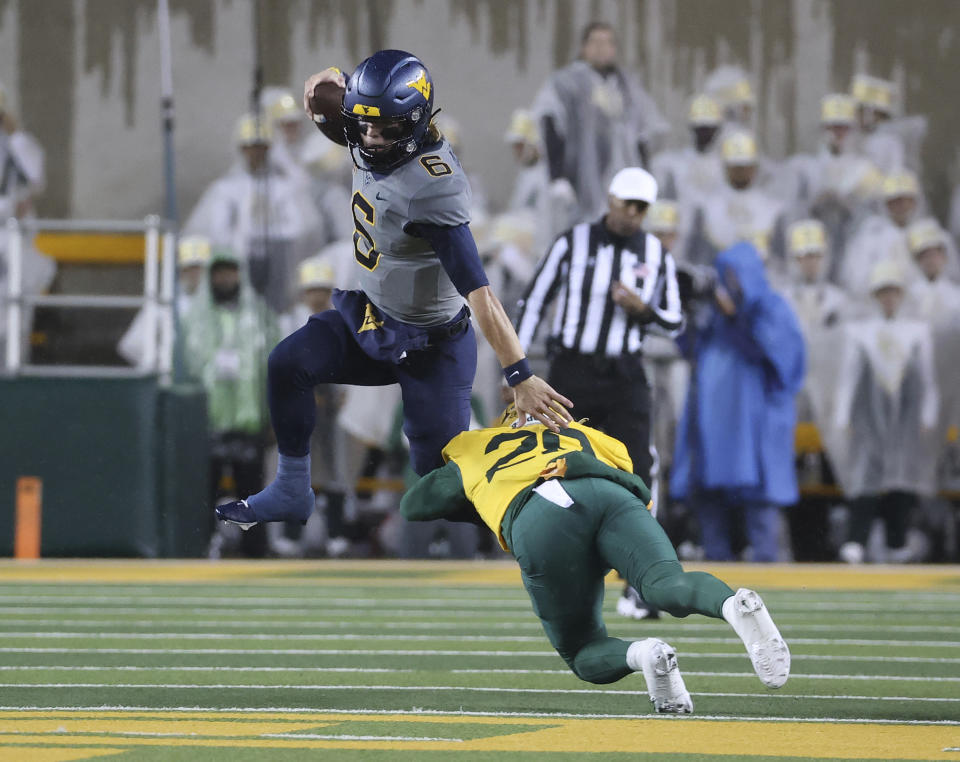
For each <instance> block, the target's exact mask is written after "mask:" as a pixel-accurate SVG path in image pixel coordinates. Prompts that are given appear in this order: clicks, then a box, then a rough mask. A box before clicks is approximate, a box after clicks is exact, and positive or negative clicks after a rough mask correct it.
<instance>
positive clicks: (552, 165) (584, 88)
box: [533, 21, 668, 222]
mask: <svg viewBox="0 0 960 762" xmlns="http://www.w3.org/2000/svg"><path fill="white" fill-rule="evenodd" d="M533 110H534V112H535V114H536V116H537V118H538V120H539V121H540V123H541V127H542V130H543V139H544V143H545V147H546V154H547V164H548V166H549V169H550V179H551V181H552V182H551V191H550V192H551V194H552V195H553V196H554V197H555V198H556V199H558V200H569V199H574V200H575V201H576V204H577V215H576V217H577V219H576V220H575V222H583V221H587V220H589V221H591V222H592V221H593V220H595V219H596V218H598V217H600V216H601V215H602V214H603V212H604V211H605V210H606V205H607V186H609V184H610V180H611V179H612V178H613V175H614V174H615V173H616V172H617V171H618V170H620V169H622V168H623V167H631V166H643V165H644V164H645V163H646V154H647V152H648V151H649V150H650V145H651V142H652V141H653V140H654V139H655V138H657V137H658V136H659V135H662V134H665V133H666V131H667V129H668V124H667V122H666V120H665V119H664V118H663V115H662V114H661V113H660V110H659V109H658V108H657V106H656V104H655V103H654V102H653V99H652V98H651V97H650V95H649V94H648V93H647V92H646V90H644V89H643V87H642V86H641V85H640V83H639V82H637V80H636V79H635V78H634V77H633V75H631V74H630V73H628V72H626V71H624V69H623V68H622V67H621V66H620V64H619V50H618V44H617V39H616V35H615V33H614V30H613V27H611V26H610V25H609V24H606V23H603V22H596V21H595V22H592V23H590V24H589V25H588V26H587V27H586V29H585V30H584V32H583V35H582V38H581V45H580V58H579V59H578V60H576V61H574V62H573V63H571V64H569V65H568V66H565V67H564V68H562V69H560V70H559V71H557V72H554V73H553V74H552V75H551V76H550V78H549V79H548V80H547V82H546V84H545V85H544V86H543V87H542V88H541V90H540V92H539V93H538V94H537V96H536V99H535V101H534V106H533Z"/></svg>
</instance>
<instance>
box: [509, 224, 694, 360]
mask: <svg viewBox="0 0 960 762" xmlns="http://www.w3.org/2000/svg"><path fill="white" fill-rule="evenodd" d="M617 280H619V281H620V282H621V283H622V284H623V285H624V286H626V287H627V288H630V289H632V290H633V291H635V292H636V293H637V294H638V295H639V296H640V298H641V299H642V300H643V302H644V304H646V305H647V306H648V307H649V308H650V309H649V312H648V313H647V314H646V315H644V316H637V315H633V314H631V313H629V312H627V310H625V309H624V308H623V307H622V306H620V305H618V304H617V303H616V302H614V301H613V299H612V297H611V295H610V288H611V285H612V284H613V282H614V281H617ZM558 295H559V302H558V303H557V307H556V310H555V312H554V317H553V326H552V328H551V331H550V338H551V339H552V340H553V342H555V343H557V344H559V345H562V346H563V347H564V348H565V349H567V350H570V351H573V352H578V353H580V354H584V355H604V356H606V357H619V356H621V355H624V354H635V353H637V352H640V351H641V349H642V347H643V337H644V334H645V333H646V331H647V329H648V328H650V327H651V326H656V328H657V330H658V332H659V333H662V334H665V335H667V336H675V335H677V334H678V333H679V332H680V330H681V329H682V328H683V314H682V312H681V308H680V289H679V287H678V285H677V275H676V265H675V263H674V261H673V257H671V256H670V254H669V253H668V252H666V251H664V250H663V248H662V247H661V246H660V241H659V239H657V238H656V237H655V236H653V235H650V234H648V233H643V232H641V233H638V234H637V235H635V236H632V237H630V238H627V239H624V238H622V237H620V236H616V235H613V234H611V233H610V232H609V231H608V230H607V229H606V227H605V226H604V224H603V220H599V221H597V222H594V223H592V224H591V223H588V222H584V223H581V224H580V225H577V226H576V227H574V228H573V229H572V230H570V231H568V232H567V233H565V234H564V235H562V236H560V237H559V238H558V239H557V240H556V242H555V243H554V244H553V246H552V247H551V249H550V251H549V252H548V253H547V255H546V256H545V257H543V258H542V259H541V261H540V263H539V264H538V265H537V272H536V274H535V275H534V278H533V280H532V281H531V283H530V285H529V286H528V288H527V291H526V293H525V294H524V296H523V298H522V299H521V300H520V303H519V313H518V315H517V335H518V336H519V337H520V343H521V344H522V345H523V348H524V350H526V349H527V348H529V346H530V345H531V343H532V342H533V339H534V337H535V335H536V332H537V327H538V326H539V325H540V322H541V320H542V318H543V315H544V311H545V310H546V308H547V307H548V305H549V304H550V303H551V302H553V300H554V299H555V298H557V296H558Z"/></svg>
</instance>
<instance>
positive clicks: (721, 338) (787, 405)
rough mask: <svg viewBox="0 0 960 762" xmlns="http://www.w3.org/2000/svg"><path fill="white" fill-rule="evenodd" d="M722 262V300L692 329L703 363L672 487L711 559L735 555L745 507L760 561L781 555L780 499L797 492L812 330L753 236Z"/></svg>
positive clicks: (716, 297)
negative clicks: (799, 420) (774, 283)
mask: <svg viewBox="0 0 960 762" xmlns="http://www.w3.org/2000/svg"><path fill="white" fill-rule="evenodd" d="M716 270H717V284H716V287H715V289H714V292H713V303H712V304H710V305H708V306H707V311H706V312H705V313H704V314H702V315H701V316H700V318H701V319H700V320H699V326H694V325H693V323H695V322H697V321H691V327H690V329H689V330H688V332H687V334H686V336H685V337H684V339H685V341H684V343H685V351H686V352H687V354H688V355H689V356H690V358H691V361H692V364H693V372H692V377H691V383H690V391H689V393H688V396H687V402H686V409H685V411H684V416H683V420H682V421H681V424H680V429H679V431H678V436H677V445H676V453H675V456H674V470H673V475H672V479H671V485H670V488H671V489H670V491H671V496H672V497H673V498H674V499H678V500H688V501H689V502H690V503H692V504H693V506H694V509H695V511H696V514H697V517H698V519H699V520H700V526H701V530H702V534H703V547H704V551H705V553H706V556H707V558H708V559H710V560H716V561H726V560H731V559H733V558H734V554H733V549H732V544H731V525H732V522H733V520H734V518H735V517H736V512H737V511H738V510H739V509H741V508H742V510H743V512H744V518H745V521H746V534H747V539H748V541H749V544H750V547H751V548H752V551H753V556H752V558H753V560H754V561H775V560H776V558H777V550H778V543H777V534H778V527H779V514H780V507H781V506H786V505H790V504H792V503H794V502H796V500H797V480H796V473H795V471H794V462H793V460H794V452H793V437H794V426H795V424H796V412H795V409H794V397H795V396H796V394H797V392H798V391H799V390H800V388H801V386H802V384H803V379H804V367H805V350H804V343H803V335H802V333H801V331H800V326H799V323H798V321H797V318H796V316H795V315H794V313H793V311H792V310H791V308H790V306H789V305H788V304H787V302H786V301H785V300H784V299H783V298H782V297H781V296H780V295H779V294H778V293H777V292H776V291H774V289H773V288H772V287H771V286H770V283H769V282H768V280H767V276H766V273H765V272H764V265H763V262H762V260H761V259H760V256H759V254H758V253H757V250H756V249H755V248H754V247H753V246H752V245H751V244H749V243H738V244H735V245H734V246H732V247H730V248H729V249H726V250H725V251H723V252H721V253H720V254H719V256H718V257H717V260H716Z"/></svg>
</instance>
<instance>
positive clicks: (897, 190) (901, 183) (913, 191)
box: [883, 169, 920, 201]
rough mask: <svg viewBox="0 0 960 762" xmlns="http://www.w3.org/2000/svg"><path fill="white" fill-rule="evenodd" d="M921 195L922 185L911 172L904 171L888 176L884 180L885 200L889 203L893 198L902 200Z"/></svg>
mask: <svg viewBox="0 0 960 762" xmlns="http://www.w3.org/2000/svg"><path fill="white" fill-rule="evenodd" d="M919 195H920V183H919V182H917V176H916V175H915V174H914V173H913V172H910V171H909V170H906V169H902V170H900V171H899V172H894V173H893V174H892V175H887V176H886V177H885V178H884V180H883V198H884V200H885V201H889V200H890V199H893V198H902V197H904V196H910V197H912V198H916V197H917V196H919Z"/></svg>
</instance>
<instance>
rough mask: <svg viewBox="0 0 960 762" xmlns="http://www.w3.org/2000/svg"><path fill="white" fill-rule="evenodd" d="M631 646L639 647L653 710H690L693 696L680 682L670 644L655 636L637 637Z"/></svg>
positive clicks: (669, 712)
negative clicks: (637, 639)
mask: <svg viewBox="0 0 960 762" xmlns="http://www.w3.org/2000/svg"><path fill="white" fill-rule="evenodd" d="M633 646H636V647H637V648H638V649H639V650H640V665H641V667H642V668H643V677H644V679H645V680H646V681H647V693H649V694H650V701H651V702H653V708H654V710H655V711H657V712H659V713H660V714H690V713H692V712H693V699H691V698H690V694H689V693H688V692H687V686H686V685H684V684H683V677H682V676H681V675H680V667H679V666H677V652H676V651H674V650H673V647H672V646H670V645H668V644H667V643H664V642H663V641H662V640H659V639H658V638H647V639H646V640H640V641H637V642H636V643H634V644H632V646H631V647H633Z"/></svg>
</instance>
